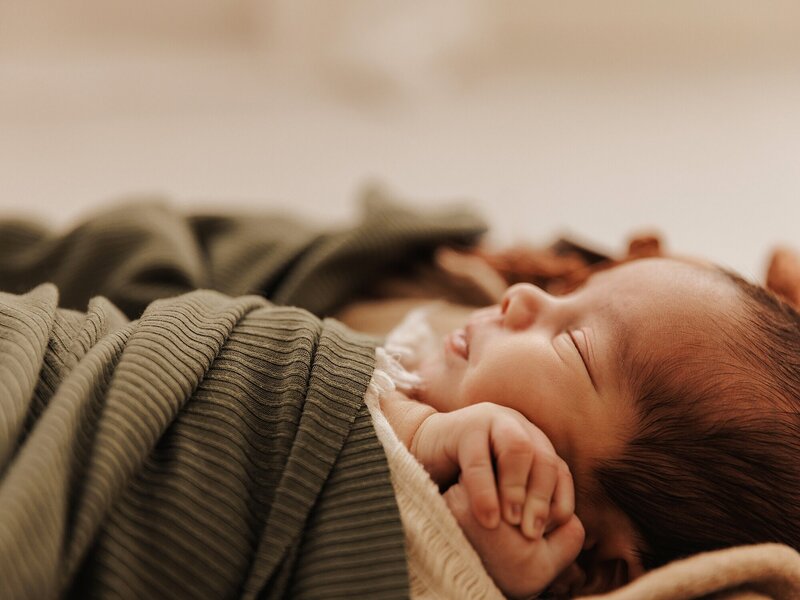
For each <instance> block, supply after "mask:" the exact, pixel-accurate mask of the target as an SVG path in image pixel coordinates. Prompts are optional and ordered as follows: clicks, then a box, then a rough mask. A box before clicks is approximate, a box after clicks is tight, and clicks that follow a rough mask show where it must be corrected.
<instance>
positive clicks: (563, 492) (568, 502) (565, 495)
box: [549, 460, 575, 528]
mask: <svg viewBox="0 0 800 600" xmlns="http://www.w3.org/2000/svg"><path fill="white" fill-rule="evenodd" d="M574 513H575V483H574V482H573V480H572V473H571V472H570V470H569V467H568V466H567V463H565V462H564V461H563V460H560V461H559V463H558V481H557V482H556V490H555V492H553V501H552V503H551V504H550V525H549V527H553V528H555V527H556V526H558V525H563V524H564V523H566V522H567V521H569V518H570V517H571V516H572V515H573V514H574Z"/></svg>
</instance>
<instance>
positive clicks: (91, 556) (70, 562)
mask: <svg viewBox="0 0 800 600" xmlns="http://www.w3.org/2000/svg"><path fill="white" fill-rule="evenodd" d="M56 306H57V293H56V289H55V288H54V287H53V286H52V285H44V286H41V287H38V288H36V289H35V290H33V291H32V292H30V293H29V294H27V295H24V296H13V295H9V294H2V295H0V331H2V336H0V339H2V345H0V370H2V378H0V382H2V404H1V405H0V406H1V407H2V413H1V417H0V431H2V432H3V435H2V440H3V445H2V452H3V454H2V457H3V461H2V463H0V465H1V466H2V469H3V479H2V483H0V515H2V518H0V582H2V584H0V585H1V586H2V596H3V597H4V598H5V597H8V598H53V597H58V596H60V595H64V594H66V595H70V596H74V597H80V598H85V597H102V598H115V597H116V598H156V597H157V598H177V597H183V598H233V597H243V598H254V597H265V598H284V597H297V598H334V597H341V598H344V597H349V598H352V597H358V596H363V597H366V596H369V597H376V598H401V597H407V594H408V587H407V586H408V582H407V572H406V566H405V557H404V548H403V534H402V527H401V524H400V520H399V516H398V512H397V507H396V503H395V500H394V494H393V491H392V487H391V484H390V481H389V477H388V470H387V465H386V460H385V456H384V454H383V451H382V449H381V446H380V443H379V442H378V440H377V438H376V436H375V434H374V430H373V429H372V425H371V420H370V416H369V412H368V410H367V408H366V406H365V404H364V402H363V399H364V394H365V391H366V388H367V385H368V382H369V380H370V377H371V374H372V370H373V367H374V354H373V353H374V348H373V345H372V344H371V343H370V342H369V341H368V340H367V339H366V338H361V337H358V336H356V335H354V334H352V333H351V332H349V331H347V330H346V329H345V328H344V327H342V326H341V325H340V324H339V323H337V322H335V321H330V320H329V321H325V322H321V321H319V320H318V319H317V318H315V317H313V316H312V315H310V314H309V313H307V312H306V311H303V310H300V309H295V308H282V307H273V306H269V305H268V304H267V303H266V301H265V300H263V299H262V298H259V297H255V296H250V297H242V298H236V299H232V298H229V297H226V296H223V295H221V294H218V293H216V292H210V291H200V292H194V293H191V294H187V295H183V296H180V297H177V298H174V299H170V300H163V301H159V302H156V303H153V304H151V305H150V306H149V307H148V309H147V310H146V311H145V313H144V315H143V316H142V318H141V319H140V320H138V321H135V322H132V323H127V322H126V320H125V319H124V318H123V317H122V316H121V315H120V313H119V312H118V311H116V309H114V308H113V306H112V305H110V304H109V303H108V302H107V301H105V300H102V299H98V300H96V301H94V302H93V303H92V304H91V306H90V307H89V310H88V311H87V313H86V314H81V313H76V312H72V311H64V310H59V309H57V308H56Z"/></svg>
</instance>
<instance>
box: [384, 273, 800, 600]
mask: <svg viewBox="0 0 800 600" xmlns="http://www.w3.org/2000/svg"><path fill="white" fill-rule="evenodd" d="M416 372H417V374H418V375H419V377H420V381H421V383H420V385H419V386H417V387H416V388H415V389H413V390H411V391H410V392H409V393H407V394H400V393H394V394H390V395H387V396H385V397H384V398H383V399H382V402H381V407H382V409H383V411H384V413H385V414H386V417H387V418H388V420H389V422H390V423H391V424H392V427H393V428H394V429H395V431H396V433H397V435H398V437H399V438H400V440H401V441H403V443H404V444H405V445H406V446H407V447H408V448H409V450H410V451H411V452H412V453H413V454H414V455H415V456H416V457H417V459H418V460H419V461H420V462H421V463H422V465H423V466H424V467H425V468H426V469H427V471H428V472H429V474H430V475H431V478H432V479H433V480H434V481H435V482H436V483H437V484H438V485H439V486H440V489H441V490H442V491H445V490H447V491H446V494H445V499H446V500H447V502H448V504H449V506H450V507H451V509H452V510H453V513H454V514H455V516H456V517H457V519H458V521H459V524H460V525H461V527H462V529H463V530H464V532H465V534H466V536H467V538H468V539H469V541H470V542H471V543H472V545H473V546H474V548H475V549H476V550H477V552H478V553H479V554H480V556H481V558H482V560H483V563H484V566H485V567H486V569H487V571H488V572H489V574H490V575H491V576H492V577H493V579H494V580H495V582H496V583H497V585H498V586H499V587H500V588H501V589H502V590H503V592H504V593H506V594H507V595H509V596H512V597H528V596H531V595H535V594H537V593H539V592H541V591H542V590H543V589H545V588H547V587H548V586H549V585H551V583H553V581H554V580H556V578H557V576H559V574H562V576H561V577H560V578H559V579H560V580H559V582H558V583H559V586H560V589H564V590H566V589H569V590H570V591H571V592H573V593H576V592H581V593H588V592H596V591H603V590H608V589H612V588H614V587H617V586H619V585H622V584H624V583H626V582H627V581H629V580H630V579H633V578H635V577H636V576H638V575H639V574H641V573H642V572H643V571H644V570H646V569H650V568H654V567H656V566H660V565H662V564H664V563H666V562H668V561H670V560H673V559H675V558H678V557H681V556H686V555H689V554H694V553H697V552H701V551H705V550H712V549H716V548H721V547H726V546H731V545H737V544H744V543H755V542H764V541H777V542H783V543H786V544H789V545H791V546H793V547H795V548H796V547H798V540H800V519H798V515H797V514H796V512H797V508H796V507H797V506H800V503H798V499H797V495H798V490H800V461H798V460H797V456H798V455H800V434H799V433H798V432H799V431H800V406H799V405H800V317H799V316H798V314H797V312H795V311H794V310H793V309H791V308H790V307H788V306H787V305H785V304H783V303H781V302H780V301H778V300H777V299H776V298H774V297H773V296H772V295H771V294H769V293H767V292H765V291H764V290H763V289H761V288H758V287H756V286H752V285H751V284H748V283H746V282H745V281H743V280H741V279H740V278H738V277H736V276H734V275H731V274H729V273H726V272H724V271H721V270H719V269H715V268H710V267H706V266H700V265H695V264H688V263H684V262H679V261H675V260H665V259H650V260H642V261H636V262H634V263H630V264H628V265H625V266H622V267H618V268H615V269H611V270H609V271H606V272H603V273H599V274H596V275H594V276H592V278H591V279H590V280H589V281H588V282H587V283H586V284H585V285H584V286H583V287H582V288H580V289H579V290H577V291H575V292H573V293H571V294H569V295H567V296H563V297H554V296H550V295H548V294H547V293H545V292H543V291H541V290H540V289H539V288H536V287H534V286H531V285H527V284H520V285H516V286H512V287H511V288H509V289H508V291H507V292H506V294H505V296H504V298H503V301H502V303H501V304H500V305H499V306H494V307H491V308H487V309H482V310H479V311H477V312H475V313H474V314H473V315H472V316H471V317H470V318H469V320H468V322H467V324H466V326H465V327H464V328H463V329H459V330H457V331H454V332H452V333H451V334H449V335H447V336H446V337H445V339H444V341H443V343H442V345H441V347H440V348H439V349H438V350H437V351H436V352H435V353H433V354H432V355H430V356H427V357H423V358H422V360H421V361H420V362H419V364H418V366H417V368H416ZM776 482H777V483H776ZM521 565H524V567H521Z"/></svg>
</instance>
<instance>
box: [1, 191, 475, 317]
mask: <svg viewBox="0 0 800 600" xmlns="http://www.w3.org/2000/svg"><path fill="white" fill-rule="evenodd" d="M362 203H363V206H364V211H363V215H362V218H361V220H360V221H359V222H358V223H357V224H356V225H354V226H352V227H343V228H340V229H332V228H329V229H327V230H321V229H319V228H315V227H312V226H311V225H309V224H308V223H306V222H303V221H301V220H298V219H290V218H286V217H280V216H271V215H264V214H254V215H239V216H235V215H193V216H186V215H184V214H182V213H180V212H178V211H176V210H174V209H172V208H170V207H169V205H168V204H167V203H166V202H165V201H163V200H157V199H152V200H149V201H147V202H141V201H140V202H132V203H131V204H129V205H126V206H122V207H118V208H114V209H112V210H110V211H107V212H104V213H101V214H98V215H95V216H94V217H92V218H91V219H89V220H87V221H86V222H84V223H82V224H80V225H78V226H77V227H75V228H74V229H73V230H71V231H69V232H67V233H60V232H54V231H50V230H48V229H47V228H45V227H42V226H41V225H40V224H37V223H28V222H22V221H18V220H17V221H5V222H2V221H0V290H2V291H5V292H13V293H25V292H27V291H28V290H30V289H31V288H33V286H34V285H36V284H39V283H45V282H52V283H54V284H55V285H56V286H57V287H58V288H59V292H60V298H61V307H62V308H72V309H76V310H85V309H86V306H87V304H88V302H89V300H90V299H91V298H92V297H94V296H98V295H100V296H104V297H106V298H108V299H109V300H111V302H112V303H113V304H115V305H116V306H117V307H119V308H120V309H121V310H122V311H123V312H124V313H125V314H126V315H127V316H128V317H129V318H131V319H136V318H138V317H139V316H140V315H141V314H142V312H143V311H144V309H145V308H146V307H147V305H148V304H150V302H152V301H153V300H156V299H158V298H167V297H171V296H176V295H178V294H182V293H186V292H190V291H192V290H195V289H200V288H207V289H214V290H217V291H220V292H223V293H225V294H228V295H230V296H240V295H243V294H259V295H263V296H265V297H267V298H269V299H270V300H271V301H273V302H275V303H276V304H283V305H287V306H298V307H301V308H305V309H307V310H309V311H311V312H312V313H314V314H316V315H317V316H330V315H331V314H333V313H334V311H335V310H336V309H337V308H339V307H340V306H341V305H342V304H344V303H345V302H347V301H348V300H350V299H351V298H353V297H354V296H355V295H356V294H358V293H359V292H361V291H364V290H365V289H366V288H368V287H369V286H370V285H372V284H373V283H374V282H375V280H376V278H378V277H380V276H381V275H383V274H385V273H386V271H387V270H388V269H391V268H402V267H403V266H408V265H411V264H414V263H415V262H418V261H419V260H420V259H422V258H425V257H426V256H429V255H430V254H431V253H432V251H433V250H434V249H435V248H436V247H437V246H439V245H442V244H451V245H452V244H472V243H474V242H475V241H476V239H477V238H478V237H479V236H480V235H481V234H482V233H483V232H484V231H486V225H485V223H484V222H483V221H482V220H481V219H480V218H478V217H476V216H475V215H473V214H472V213H470V212H468V211H466V210H463V209H450V210H445V211H440V212H438V213H435V214H434V213H429V214H424V215H423V214H421V213H419V212H415V211H411V210H408V209H406V208H403V207H401V206H398V205H396V204H394V203H393V202H391V201H390V200H389V199H388V198H387V197H386V196H385V195H382V194H381V193H379V192H378V191H371V192H368V193H366V194H365V196H364V198H363V199H362Z"/></svg>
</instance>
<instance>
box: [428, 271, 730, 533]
mask: <svg viewBox="0 0 800 600" xmlns="http://www.w3.org/2000/svg"><path fill="white" fill-rule="evenodd" d="M736 303H737V296H736V291H735V288H734V287H733V285H731V284H730V283H729V282H728V281H727V280H726V278H725V277H724V276H723V275H722V274H720V273H718V272H715V271H713V270H712V269H709V268H706V267H700V266H696V265H690V264H687V263H683V262H679V261H676V260H668V259H648V260H640V261H635V262H633V263H630V264H627V265H624V266H621V267H617V268H614V269H611V270H608V271H605V272H602V273H598V274H596V275H594V276H593V277H591V279H590V280H589V281H588V282H587V283H586V284H585V285H584V286H583V287H582V288H580V289H578V290H576V291H575V292H573V293H571V294H569V295H567V296H562V297H555V296H551V295H549V294H547V293H545V292H543V291H542V290H540V289H539V288H537V287H534V286H532V285H527V284H520V285H516V286H513V287H511V288H509V290H508V291H507V293H506V295H505V297H504V299H503V302H502V304H501V305H499V306H494V307H490V308H486V309H482V310H479V311H477V312H475V313H474V314H473V315H472V317H471V318H470V319H469V321H468V323H467V325H466V327H465V328H464V329H460V330H457V331H454V332H452V333H451V334H449V335H448V336H446V337H445V339H444V343H443V345H442V349H441V351H440V352H438V353H437V354H436V355H435V356H433V357H432V358H430V359H429V360H427V361H426V362H425V363H424V364H423V365H422V367H421V368H420V371H419V372H420V375H421V376H422V378H423V381H424V382H425V383H424V385H423V389H422V391H421V393H420V399H421V400H423V401H424V402H427V403H428V404H430V405H432V406H434V407H435V408H437V409H438V410H442V411H449V410H453V409H456V408H460V407H463V406H468V405H471V404H475V403H477V402H494V403H496V404H502V405H504V406H508V407H511V408H514V409H516V410H518V411H520V412H521V413H522V414H524V415H525V416H526V417H527V418H528V419H529V420H530V421H531V422H532V423H534V424H535V425H536V426H538V427H539V428H540V429H541V430H542V431H543V432H544V433H545V434H546V435H547V436H548V437H549V438H550V440H551V442H552V443H553V445H554V446H555V449H556V452H557V453H558V454H559V456H561V457H562V458H563V459H564V460H565V461H566V462H567V464H568V465H569V466H570V469H571V471H572V474H573V477H574V479H575V483H576V488H577V489H578V490H581V489H588V485H587V486H586V487H582V485H581V484H582V483H587V484H588V482H584V481H582V479H583V478H585V477H587V476H588V473H590V472H591V467H592V464H593V461H595V460H598V459H603V458H611V457H615V456H618V455H619V454H620V453H621V451H622V449H623V447H624V444H625V442H626V440H627V439H629V438H630V436H631V435H632V433H633V431H634V428H635V426H636V415H635V401H634V400H633V398H632V397H631V396H632V391H631V386H630V379H631V378H630V367H631V361H632V359H634V358H637V359H638V358H642V357H647V358H648V360H654V361H659V360H666V359H668V358H670V359H671V358H678V359H680V358H681V356H686V357H687V358H688V357H689V356H690V354H689V353H693V355H694V356H697V353H698V351H700V352H701V356H703V355H702V349H703V348H704V347H705V346H706V345H708V347H709V348H711V347H712V345H713V342H711V340H713V339H715V336H714V332H715V331H716V330H718V329H719V325H720V323H722V322H723V321H724V320H725V319H726V318H728V317H729V316H730V315H732V314H734V312H733V311H734V310H735V307H736ZM709 356H711V355H709ZM581 508H582V507H581V499H580V496H579V497H578V516H579V517H580V518H581V520H584V519H585V518H586V516H587V515H581ZM584 525H587V532H589V531H590V526H591V524H590V523H586V522H584Z"/></svg>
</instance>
